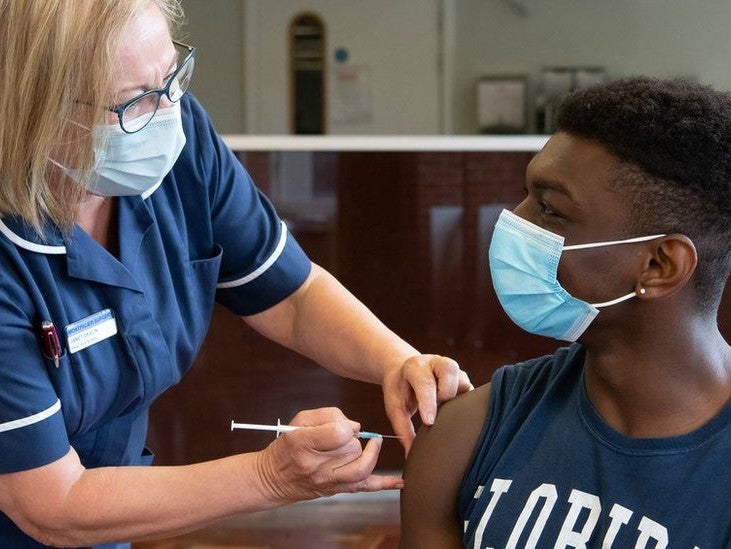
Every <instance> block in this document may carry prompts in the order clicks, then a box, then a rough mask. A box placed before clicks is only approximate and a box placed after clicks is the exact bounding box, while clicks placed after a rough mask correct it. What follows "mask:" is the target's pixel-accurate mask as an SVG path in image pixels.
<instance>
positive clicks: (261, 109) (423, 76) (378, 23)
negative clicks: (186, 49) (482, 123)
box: [244, 0, 440, 134]
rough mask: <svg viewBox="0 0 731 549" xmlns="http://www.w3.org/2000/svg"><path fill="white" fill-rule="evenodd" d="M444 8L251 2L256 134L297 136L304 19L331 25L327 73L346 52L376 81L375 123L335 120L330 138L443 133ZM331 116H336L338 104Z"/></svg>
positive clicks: (404, 1)
mask: <svg viewBox="0 0 731 549" xmlns="http://www.w3.org/2000/svg"><path fill="white" fill-rule="evenodd" d="M438 5H439V0H397V1H394V0H368V1H367V2H356V1H354V0H350V1H342V0H245V3H244V6H245V9H246V25H247V27H246V38H245V40H246V45H247V48H248V50H247V53H246V56H247V73H246V90H247V98H246V102H247V105H248V107H247V122H248V123H247V126H248V131H249V133H260V134H281V133H288V132H289V125H290V108H291V105H290V99H289V95H288V94H289V75H288V69H289V59H288V48H289V37H288V36H287V31H288V28H289V25H290V23H291V21H292V20H293V19H294V17H295V16H296V15H298V14H300V13H303V12H312V13H315V14H317V15H319V16H320V17H321V18H322V19H323V21H324V23H325V33H326V44H325V50H326V51H325V59H326V64H327V69H326V70H328V71H330V73H332V71H333V70H334V65H336V63H335V61H334V53H335V51H336V50H337V49H338V48H346V49H347V51H348V52H349V60H348V63H350V64H351V65H354V66H362V67H367V69H368V73H369V86H368V89H369V90H370V93H369V97H370V101H369V103H370V105H371V108H370V112H371V116H370V117H369V119H367V120H362V121H358V122H338V121H337V120H335V119H333V117H332V116H329V117H328V118H329V122H328V133H330V134H378V133H383V134H399V133H413V134H432V133H436V132H438V131H439V97H440V96H439V93H440V89H439V78H438V72H437V71H438V66H439V49H438V43H439V36H438V32H437V22H438V19H437V15H438ZM331 83H332V82H331V81H328V86H329V91H328V94H329V96H330V97H332V95H333V93H334V91H335V90H334V89H333V88H332V86H331ZM327 108H328V112H329V115H332V114H333V109H332V108H333V101H331V102H330V104H328V105H327Z"/></svg>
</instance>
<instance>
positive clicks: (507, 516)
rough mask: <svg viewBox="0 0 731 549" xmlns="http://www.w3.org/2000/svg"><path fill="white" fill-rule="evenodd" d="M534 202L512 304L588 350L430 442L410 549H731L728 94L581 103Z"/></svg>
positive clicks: (493, 258)
mask: <svg viewBox="0 0 731 549" xmlns="http://www.w3.org/2000/svg"><path fill="white" fill-rule="evenodd" d="M526 190H527V196H526V198H525V200H524V201H523V202H521V203H520V205H518V207H516V208H515V210H514V212H512V213H511V212H507V211H505V212H503V214H502V216H501V218H500V220H499V221H498V222H497V224H496V227H495V233H494V236H493V240H492V242H491V246H490V268H491V273H492V278H493V284H494V287H495V290H496V293H497V295H498V298H499V299H500V302H501V304H502V305H503V307H504V309H505V310H506V312H507V313H508V315H509V316H510V317H511V318H512V319H513V320H514V321H515V322H516V323H517V324H518V325H520V326H521V327H523V328H524V329H526V330H528V331H530V332H533V333H537V334H542V335H545V336H549V337H554V338H557V339H562V340H566V341H570V342H574V341H578V343H574V344H572V345H570V346H569V347H566V348H563V349H560V350H558V351H557V352H556V353H555V354H554V355H552V356H547V357H543V358H539V359H535V360H531V361H528V362H524V363H521V364H516V365H512V366H506V367H503V368H501V369H499V370H498V371H497V372H496V374H495V375H494V377H493V379H492V382H491V383H490V384H488V385H486V386H483V387H481V388H479V389H477V390H475V391H473V392H472V393H469V394H466V395H464V396H462V397H460V398H458V399H457V400H455V401H454V402H452V403H450V404H449V405H447V406H444V407H443V409H442V410H441V411H440V412H439V415H438V418H437V421H436V423H435V425H434V426H433V427H431V428H425V429H423V430H422V431H421V432H420V433H419V435H418V437H417V440H416V443H415V444H414V447H413V449H412V451H411V454H410V456H409V460H408V462H407V466H406V471H405V476H404V481H405V489H404V492H403V498H402V519H403V533H402V546H403V547H407V548H409V547H418V548H420V549H424V548H429V547H439V548H446V547H460V546H462V545H463V544H464V546H469V547H475V548H484V547H496V548H497V547H500V548H506V547H557V548H559V547H602V548H609V547H614V548H626V547H635V548H644V547H653V548H655V547H656V548H663V547H683V548H689V549H691V548H694V547H697V548H702V549H709V548H720V547H731V515H730V514H729V509H730V508H731V474H729V460H730V459H731V458H730V457H729V456H731V404H730V403H729V399H730V397H731V348H730V347H729V344H728V343H727V342H726V341H725V340H724V338H723V336H722V335H721V333H720V332H719V329H718V325H717V320H716V316H717V311H718V306H719V302H720V299H721V295H722V293H723V289H724V286H725V284H726V281H727V279H728V277H729V271H730V270H731V96H729V95H727V94H722V93H718V92H715V91H713V90H712V89H710V88H708V87H705V86H701V85H697V84H692V83H688V82H683V81H666V80H656V79H650V78H642V77H637V78H627V79H622V80H618V81H614V82H612V83H608V84H603V85H598V86H595V87H593V88H589V89H586V90H583V91H579V92H576V93H574V94H572V95H571V96H569V97H568V98H567V99H566V100H565V101H564V102H563V104H562V106H561V108H560V112H559V115H558V132H557V133H556V134H555V135H553V136H552V137H551V139H550V140H549V142H548V143H547V144H546V146H545V147H544V149H543V150H542V151H541V152H540V153H539V154H538V155H537V156H536V157H535V158H534V159H533V160H532V161H531V163H530V165H529V166H528V169H527V174H526ZM559 281H560V282H559Z"/></svg>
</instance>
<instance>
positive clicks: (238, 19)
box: [180, 0, 245, 133]
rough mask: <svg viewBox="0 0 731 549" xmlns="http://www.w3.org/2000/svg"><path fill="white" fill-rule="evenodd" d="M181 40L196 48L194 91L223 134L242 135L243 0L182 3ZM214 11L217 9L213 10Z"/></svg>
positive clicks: (200, 0) (243, 126) (204, 0)
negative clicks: (182, 26) (184, 18)
mask: <svg viewBox="0 0 731 549" xmlns="http://www.w3.org/2000/svg"><path fill="white" fill-rule="evenodd" d="M182 3H183V9H184V10H185V15H186V20H187V24H186V25H185V27H184V28H183V29H182V32H181V33H180V34H181V36H180V38H181V40H182V41H183V42H186V43H189V44H191V45H193V46H197V51H196V65H195V73H194V74H193V80H192V81H191V84H190V89H191V91H192V92H193V93H194V94H196V96H197V97H198V98H199V99H200V100H201V101H202V102H203V104H204V105H205V107H206V110H207V111H208V114H210V115H211V118H212V119H213V121H214V123H215V125H216V128H217V129H218V131H219V132H221V133H241V132H242V131H243V129H244V128H245V120H244V101H243V97H244V46H243V39H244V18H243V17H244V16H243V6H242V3H241V1H240V0H212V1H211V0H182ZM212 8H215V9H212Z"/></svg>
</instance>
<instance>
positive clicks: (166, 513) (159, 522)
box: [11, 453, 285, 547]
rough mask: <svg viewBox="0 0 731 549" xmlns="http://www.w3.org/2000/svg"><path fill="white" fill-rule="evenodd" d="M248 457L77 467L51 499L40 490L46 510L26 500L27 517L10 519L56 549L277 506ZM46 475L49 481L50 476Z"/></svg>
mask: <svg viewBox="0 0 731 549" xmlns="http://www.w3.org/2000/svg"><path fill="white" fill-rule="evenodd" d="M256 456H257V454H256V453H253V454H241V455H237V456H232V457H228V458H224V459H220V460H216V461H210V462H206V463H199V464H195V465H189V466H180V467H114V468H112V467H105V468H99V469H86V470H85V469H83V467H81V466H80V464H79V466H78V467H81V469H76V471H75V472H74V473H72V472H71V471H65V474H78V478H76V479H73V482H72V483H70V484H69V486H70V487H69V489H68V491H67V492H66V493H54V492H53V487H54V486H55V487H58V486H59V484H58V483H55V482H53V480H51V479H49V482H48V483H45V484H43V485H45V486H47V487H48V489H47V492H46V493H45V494H44V497H43V498H42V499H44V500H45V503H46V505H47V507H46V508H42V509H39V508H38V507H37V505H38V502H37V501H36V502H33V503H31V502H27V505H29V506H30V505H33V506H34V509H33V511H31V510H30V509H28V510H27V511H29V512H25V513H24V512H21V513H18V514H17V516H12V517H11V518H13V519H14V520H16V521H17V522H18V523H19V525H20V526H21V527H22V528H23V529H25V530H26V531H27V533H28V534H30V535H31V536H33V537H34V538H36V539H39V540H41V541H42V542H43V543H46V544H50V545H54V546H62V547H76V546H87V545H93V544H95V543H102V542H109V541H139V540H142V539H148V538H160V537H168V536H172V535H176V534H180V533H183V532H187V531H190V530H193V529H195V528H198V527H201V526H204V525H206V524H209V523H211V522H213V521H215V520H217V519H221V518H224V517H228V516H231V515H234V514H236V513H242V512H253V511H259V510H263V509H268V508H272V507H274V506H276V505H278V504H282V503H285V502H274V501H272V500H271V499H269V498H268V497H267V494H266V490H265V488H264V486H263V485H262V481H261V478H260V476H259V475H258V474H257V472H258V466H257V457H256ZM68 457H69V456H67V458H68ZM67 458H64V459H63V460H60V461H64V460H65V459H67ZM57 465H59V462H56V463H55V464H51V465H50V466H47V467H55V466H57ZM66 465H67V466H68V463H66ZM39 471H40V470H39ZM47 474H48V475H49V476H50V477H53V476H54V475H57V474H58V471H57V470H56V471H53V470H48V471H47ZM36 480H38V479H36ZM35 486H38V484H35ZM41 507H43V506H41ZM21 511H23V510H21ZM15 514H16V513H13V515H15ZM18 519H21V520H18Z"/></svg>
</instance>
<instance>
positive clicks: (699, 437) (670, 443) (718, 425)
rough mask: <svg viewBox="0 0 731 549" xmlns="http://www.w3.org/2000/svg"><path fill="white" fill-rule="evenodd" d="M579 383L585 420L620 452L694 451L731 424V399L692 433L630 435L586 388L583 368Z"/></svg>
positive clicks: (599, 438) (579, 404)
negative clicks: (612, 423)
mask: <svg viewBox="0 0 731 549" xmlns="http://www.w3.org/2000/svg"><path fill="white" fill-rule="evenodd" d="M579 385H580V387H579V391H578V393H579V394H578V399H577V400H578V408H579V415H580V416H581V421H582V423H583V424H584V426H585V427H586V428H587V429H588V431H589V432H590V434H591V435H592V436H594V437H595V438H596V439H598V440H599V441H600V442H601V443H602V444H604V445H605V446H607V447H609V448H610V449H612V450H614V451H616V452H619V453H623V454H630V455H638V456H652V455H667V454H678V453H684V452H690V451H692V450H695V449H696V448H699V447H701V446H703V445H704V444H706V443H708V442H710V441H711V440H713V439H714V438H716V437H717V436H718V435H719V434H721V433H722V432H723V431H725V430H726V429H729V428H730V427H731V401H729V402H727V403H726V405H725V406H724V407H723V409H722V410H721V411H720V412H719V413H718V414H716V416H714V417H713V418H711V419H710V420H709V421H708V422H706V423H705V424H704V425H702V426H701V427H699V428H698V429H695V430H694V431H691V432H689V433H684V434H682V435H675V436H671V437H662V438H634V437H628V436H626V435H624V434H622V433H620V432H619V431H616V430H615V429H613V428H612V427H610V426H609V424H607V422H606V421H605V420H604V418H603V417H602V416H601V415H600V414H599V412H597V410H596V408H594V405H593V404H592V403H591V401H590V400H589V395H588V393H587V392H586V385H585V383H584V370H583V369H582V371H581V378H580V383H579Z"/></svg>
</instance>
